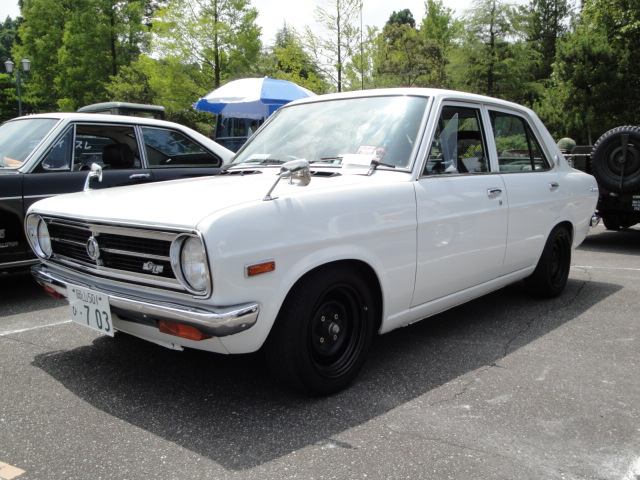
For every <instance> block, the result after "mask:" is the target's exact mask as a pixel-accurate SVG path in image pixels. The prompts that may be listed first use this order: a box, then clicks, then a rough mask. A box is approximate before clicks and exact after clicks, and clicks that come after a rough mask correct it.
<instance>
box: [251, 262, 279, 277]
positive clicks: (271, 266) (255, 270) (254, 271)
mask: <svg viewBox="0 0 640 480" xmlns="http://www.w3.org/2000/svg"><path fill="white" fill-rule="evenodd" d="M275 269H276V262H274V261H271V262H264V263H258V264H256V265H249V266H247V270H246V274H247V277H253V276H254V275H260V274H261V273H268V272H273V271H274V270H275Z"/></svg>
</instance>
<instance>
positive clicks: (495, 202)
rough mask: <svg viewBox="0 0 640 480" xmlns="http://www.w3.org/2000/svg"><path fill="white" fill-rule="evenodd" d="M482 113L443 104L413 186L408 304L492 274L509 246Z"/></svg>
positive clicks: (503, 191)
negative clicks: (414, 229)
mask: <svg viewBox="0 0 640 480" xmlns="http://www.w3.org/2000/svg"><path fill="white" fill-rule="evenodd" d="M481 120H482V117H481V114H480V109H479V108H475V107H470V106H459V105H445V106H443V107H442V110H441V114H440V117H439V124H438V128H437V131H436V134H435V137H434V139H433V142H432V144H431V148H430V151H429V158H428V159H427V162H426V165H425V168H424V172H423V176H422V177H421V178H420V179H419V180H418V182H417V185H416V200H417V221H418V252H417V272H416V284H415V291H414V296H413V301H412V306H417V305H421V304H423V303H426V302H430V301H432V300H436V299H439V298H442V297H444V296H447V295H450V294H452V293H456V292H460V291H462V290H465V289H467V288H471V287H474V286H476V285H479V284H482V283H484V282H487V281H489V280H492V279H494V278H496V277H498V276H500V273H501V271H502V268H503V260H504V254H505V248H506V241H507V222H508V211H509V210H508V204H507V201H506V198H507V197H506V189H505V184H504V182H503V180H502V177H501V175H500V174H498V173H497V172H491V168H490V166H489V158H488V156H487V147H486V145H487V143H486V139H485V134H484V131H483V128H482V121H481Z"/></svg>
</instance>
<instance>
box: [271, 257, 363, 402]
mask: <svg viewBox="0 0 640 480" xmlns="http://www.w3.org/2000/svg"><path fill="white" fill-rule="evenodd" d="M374 315H375V312H374V302H373V298H372V295H371V289H370V286H369V285H368V283H367V282H366V281H365V280H364V278H363V277H362V275H360V273H358V272H357V271H355V270H353V269H351V268H349V267H348V266H338V267H329V268H325V269H321V270H318V271H316V272H313V273H311V274H310V275H308V276H307V277H305V278H303V279H302V280H301V281H300V282H299V283H298V284H297V285H296V286H295V287H294V289H293V290H292V291H291V292H290V294H289V295H288V296H287V300H286V301H285V304H284V305H283V307H282V309H281V311H280V314H279V315H278V318H277V320H276V323H275V325H274V327H273V329H272V331H271V333H270V335H269V338H268V339H267V344H266V346H265V351H266V354H267V360H268V362H269V365H270V368H271V370H272V372H273V374H274V375H275V376H276V377H277V378H279V379H280V380H282V381H283V382H284V383H286V384H287V385H289V386H291V387H293V388H295V389H298V390H302V391H304V392H307V393H313V394H319V395H328V394H331V393H334V392H337V391H339V390H341V389H343V388H344V387H346V386H347V385H348V384H349V383H351V381H353V379H354V378H355V377H356V375H357V374H358V372H359V371H360V369H361V368H362V365H363V364H364V361H365V358H366V354H367V351H368V350H369V347H370V344H371V340H372V337H373V334H374V328H375V316H374Z"/></svg>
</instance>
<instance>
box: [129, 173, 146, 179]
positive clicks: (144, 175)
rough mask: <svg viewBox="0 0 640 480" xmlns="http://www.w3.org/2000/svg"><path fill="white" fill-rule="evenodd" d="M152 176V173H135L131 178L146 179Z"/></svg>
mask: <svg viewBox="0 0 640 480" xmlns="http://www.w3.org/2000/svg"><path fill="white" fill-rule="evenodd" d="M150 177H151V174H150V173H134V174H133V175H131V176H130V177H129V178H130V179H131V180H144V179H146V178H150Z"/></svg>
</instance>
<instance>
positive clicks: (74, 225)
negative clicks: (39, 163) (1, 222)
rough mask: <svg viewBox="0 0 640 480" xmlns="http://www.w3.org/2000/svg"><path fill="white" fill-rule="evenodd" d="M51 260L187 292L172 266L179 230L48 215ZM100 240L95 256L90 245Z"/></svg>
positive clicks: (83, 269)
mask: <svg viewBox="0 0 640 480" xmlns="http://www.w3.org/2000/svg"><path fill="white" fill-rule="evenodd" d="M45 221H46V222H47V226H48V229H49V234H50V236H51V244H52V247H53V255H52V257H51V260H52V261H55V262H59V263H63V264H65V265H67V266H70V267H72V268H74V269H77V270H81V271H88V272H91V273H93V274H96V275H100V276H104V277H111V278H114V279H118V280H126V281H130V282H134V283H139V284H143V285H152V286H157V287H163V288H169V289H172V290H179V291H184V287H182V284H181V283H180V282H179V281H178V279H177V278H176V276H175V274H174V272H173V268H172V267H171V243H172V242H173V240H174V239H175V238H176V237H177V236H178V235H179V234H180V232H165V231H158V230H152V229H142V228H131V227H120V226H112V225H103V224H94V223H88V222H79V221H73V220H65V219H60V218H46V217H45ZM91 238H93V239H95V241H96V242H97V245H98V251H99V256H98V258H96V259H92V258H91V256H90V255H89V248H88V244H89V242H90V239H91Z"/></svg>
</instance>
